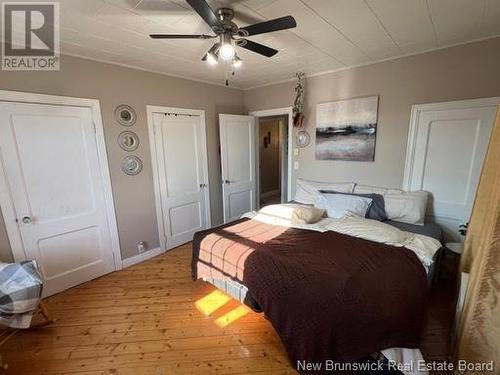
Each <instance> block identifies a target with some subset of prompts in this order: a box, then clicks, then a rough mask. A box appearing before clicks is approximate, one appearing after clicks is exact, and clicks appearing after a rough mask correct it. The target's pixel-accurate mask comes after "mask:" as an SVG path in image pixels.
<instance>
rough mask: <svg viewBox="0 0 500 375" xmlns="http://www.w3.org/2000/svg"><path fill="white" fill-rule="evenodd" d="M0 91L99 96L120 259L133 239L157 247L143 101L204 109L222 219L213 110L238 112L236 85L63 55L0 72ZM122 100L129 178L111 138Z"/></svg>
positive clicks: (0, 251) (215, 202)
mask: <svg viewBox="0 0 500 375" xmlns="http://www.w3.org/2000/svg"><path fill="white" fill-rule="evenodd" d="M0 90H16V91H29V92H35V93H44V94H54V95H65V96H75V97H85V98H96V99H99V100H100V103H101V111H102V117H103V122H104V132H105V136H106V146H107V150H108V158H109V164H110V171H111V181H112V186H113V195H114V200H115V207H116V216H117V221H118V230H119V235H120V244H121V249H122V256H123V258H128V257H130V256H133V255H136V254H137V250H136V244H137V242H139V241H146V242H147V243H148V245H149V247H150V248H155V247H157V246H159V240H158V228H157V224H156V214H155V201H154V190H153V177H152V170H151V157H150V151H149V142H148V132H147V122H146V105H147V104H151V105H163V106H171V107H184V108H195V109H203V110H205V111H206V125H207V144H208V146H207V147H208V163H209V166H208V167H209V177H210V192H211V197H210V198H211V206H212V209H211V215H212V221H213V223H214V224H217V223H221V222H222V210H221V199H222V197H221V189H220V181H221V177H220V167H219V165H220V157H219V151H218V145H219V131H218V121H217V117H218V113H234V114H241V113H243V111H242V110H243V97H242V95H243V94H242V92H241V91H240V90H236V89H231V88H225V87H222V86H215V85H209V84H204V83H199V82H194V81H189V80H184V79H178V78H174V77H168V76H165V75H159V74H153V73H147V72H143V71H140V70H133V69H127V68H122V67H119V66H116V65H109V64H103V63H98V62H93V61H89V60H84V59H79V58H74V57H67V56H63V58H62V62H61V71H60V72H0ZM122 103H125V104H129V105H131V106H132V107H133V108H134V109H135V110H136V111H137V115H138V119H137V123H136V125H134V126H132V127H131V128H130V130H133V131H135V132H137V134H138V135H139V138H140V142H141V143H140V146H139V148H138V150H137V151H136V152H134V154H136V155H138V156H139V157H140V158H141V159H142V160H143V161H144V170H143V172H142V173H141V174H140V175H138V176H134V177H130V176H125V175H124V174H123V173H122V172H121V171H120V163H121V160H122V159H123V157H124V156H125V155H127V153H126V152H125V151H122V150H121V149H120V148H119V146H118V144H117V141H116V137H117V135H118V134H119V133H120V132H121V131H123V130H125V128H124V127H122V126H120V125H118V124H117V123H115V121H114V120H113V110H114V108H115V107H116V106H117V105H119V104H122ZM0 260H6V261H8V260H10V246H9V243H8V241H7V237H6V235H5V231H4V225H3V222H2V220H1V219H0Z"/></svg>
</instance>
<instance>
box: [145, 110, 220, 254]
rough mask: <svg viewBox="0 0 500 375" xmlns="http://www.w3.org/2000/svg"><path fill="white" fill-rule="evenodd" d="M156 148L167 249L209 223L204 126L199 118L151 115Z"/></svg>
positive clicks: (183, 240) (189, 237) (180, 242)
mask: <svg viewBox="0 0 500 375" xmlns="http://www.w3.org/2000/svg"><path fill="white" fill-rule="evenodd" d="M153 124H154V134H155V142H156V145H155V148H156V153H157V157H156V159H157V167H158V182H159V187H160V200H161V207H162V211H163V212H162V215H163V217H162V219H163V233H162V234H163V236H164V237H165V243H166V247H167V249H171V248H174V247H176V246H179V245H182V244H184V243H186V242H189V241H191V240H192V239H193V234H194V233H195V232H197V231H200V230H203V229H206V228H207V227H208V224H209V218H208V215H209V209H210V207H209V192H208V173H207V154H206V152H207V151H206V143H205V127H204V122H202V120H201V117H200V116H193V115H182V114H179V115H177V116H176V115H174V114H164V113H154V115H153Z"/></svg>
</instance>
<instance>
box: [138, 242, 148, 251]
mask: <svg viewBox="0 0 500 375" xmlns="http://www.w3.org/2000/svg"><path fill="white" fill-rule="evenodd" d="M137 250H138V251H139V254H140V253H143V252H145V251H146V243H145V242H144V241H141V242H139V243H138V244H137Z"/></svg>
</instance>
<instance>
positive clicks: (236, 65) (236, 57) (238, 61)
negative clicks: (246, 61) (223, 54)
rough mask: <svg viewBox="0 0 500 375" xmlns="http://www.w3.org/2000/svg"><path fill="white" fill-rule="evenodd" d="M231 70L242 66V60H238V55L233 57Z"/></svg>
mask: <svg viewBox="0 0 500 375" xmlns="http://www.w3.org/2000/svg"><path fill="white" fill-rule="evenodd" d="M231 64H232V65H233V68H236V69H237V68H239V67H240V66H241V65H242V64H243V60H242V59H240V58H239V56H238V55H234V58H233V62H232V63H231Z"/></svg>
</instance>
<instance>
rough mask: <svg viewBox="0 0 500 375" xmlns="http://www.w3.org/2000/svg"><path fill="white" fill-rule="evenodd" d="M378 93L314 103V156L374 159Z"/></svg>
mask: <svg viewBox="0 0 500 375" xmlns="http://www.w3.org/2000/svg"><path fill="white" fill-rule="evenodd" d="M377 117H378V96H370V97H366V98H355V99H347V100H339V101H336V102H329V103H321V104H318V105H317V106H316V159H317V160H350V161H374V160H375V139H376V136H377Z"/></svg>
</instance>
